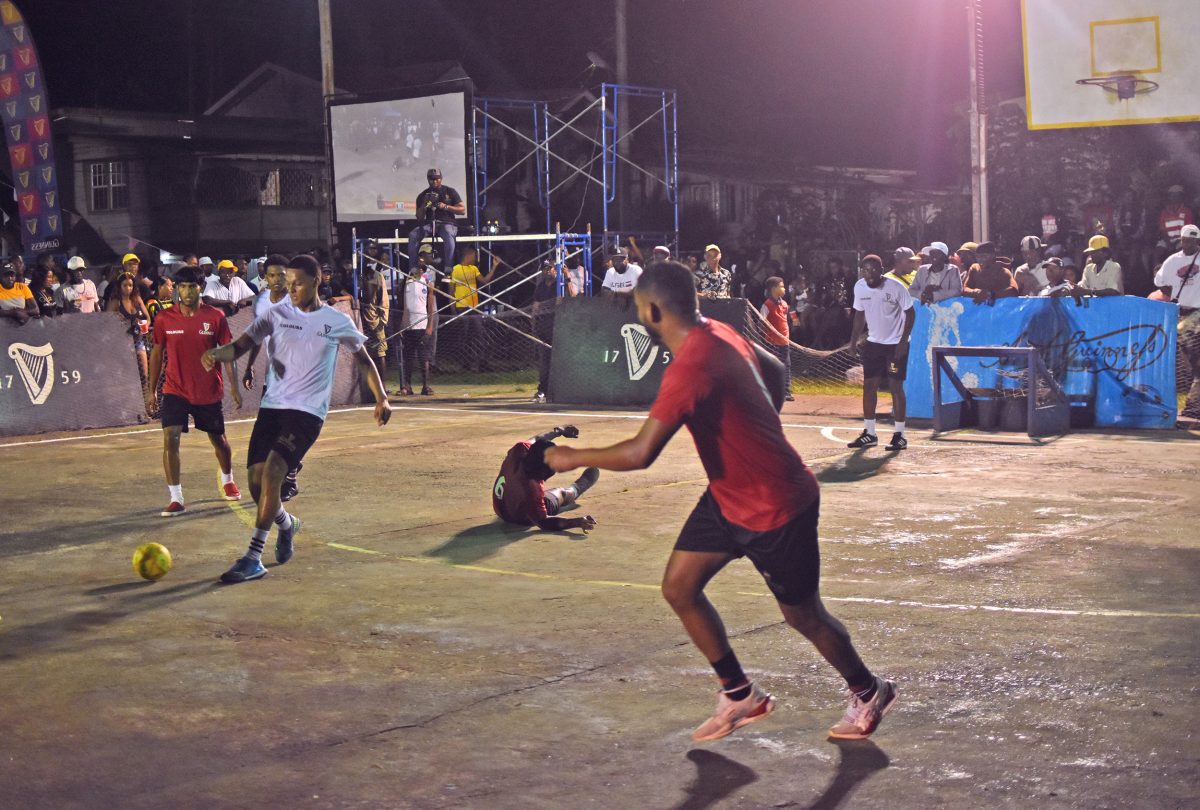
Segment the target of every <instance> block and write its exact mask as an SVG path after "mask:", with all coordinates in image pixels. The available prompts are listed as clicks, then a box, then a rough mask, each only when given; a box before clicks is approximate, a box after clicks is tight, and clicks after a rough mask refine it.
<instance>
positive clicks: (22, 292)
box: [0, 259, 41, 324]
mask: <svg viewBox="0 0 1200 810" xmlns="http://www.w3.org/2000/svg"><path fill="white" fill-rule="evenodd" d="M0 317H3V318H9V319H11V320H14V321H16V322H17V323H19V324H23V323H25V322H26V321H28V320H29V319H30V318H38V317H41V313H40V312H39V311H38V305H37V302H36V301H34V300H33V291H32V290H30V289H29V285H28V284H26V283H25V281H24V280H20V281H18V280H17V268H16V264H15V263H14V262H13V261H12V260H10V259H6V260H5V261H4V262H3V263H0Z"/></svg>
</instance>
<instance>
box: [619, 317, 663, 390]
mask: <svg viewBox="0 0 1200 810" xmlns="http://www.w3.org/2000/svg"><path fill="white" fill-rule="evenodd" d="M621 337H622V338H624V339H625V364H626V365H627V366H628V367H629V379H630V380H632V381H635V382H636V381H637V380H640V379H641V378H642V377H645V376H646V374H647V372H649V371H650V369H651V368H652V367H653V366H654V361H655V359H657V357H658V346H656V345H654V341H653V340H651V339H650V333H649V332H647V331H646V330H645V328H644V327H642V325H641V324H636V323H627V324H625V325H624V326H622V327H621Z"/></svg>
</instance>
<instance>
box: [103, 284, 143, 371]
mask: <svg viewBox="0 0 1200 810" xmlns="http://www.w3.org/2000/svg"><path fill="white" fill-rule="evenodd" d="M112 286H113V292H112V294H111V295H110V296H109V297H108V306H107V307H106V310H107V311H108V312H115V313H117V314H118V315H120V316H121V317H122V318H124V319H125V321H126V323H127V324H128V327H127V328H128V331H129V335H130V337H132V338H133V353H134V355H135V356H136V357H137V364H138V373H139V374H140V375H141V378H142V385H143V386H144V385H145V383H146V378H147V375H148V373H149V369H148V367H147V353H148V352H149V351H150V335H149V332H150V313H149V312H147V311H146V304H145V302H143V301H142V296H141V294H140V293H139V292H138V291H137V279H136V278H135V277H134V275H133V273H129V272H125V273H121V275H119V276H117V280H116V281H115V282H113V285H112Z"/></svg>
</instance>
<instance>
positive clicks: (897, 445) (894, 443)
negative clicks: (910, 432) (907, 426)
mask: <svg viewBox="0 0 1200 810" xmlns="http://www.w3.org/2000/svg"><path fill="white" fill-rule="evenodd" d="M906 447H908V439H906V438H904V434H903V433H893V434H892V440H891V441H890V442H888V446H887V447H885V448H883V449H884V450H890V451H891V452H893V453H897V452H899V451H901V450H903V449H905V448H906Z"/></svg>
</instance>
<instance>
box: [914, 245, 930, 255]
mask: <svg viewBox="0 0 1200 810" xmlns="http://www.w3.org/2000/svg"><path fill="white" fill-rule="evenodd" d="M931 250H933V247H932V246H931V245H926V246H925V247H923V248H921V249H920V250H918V251H917V255H918V256H928V255H929V251H931Z"/></svg>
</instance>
